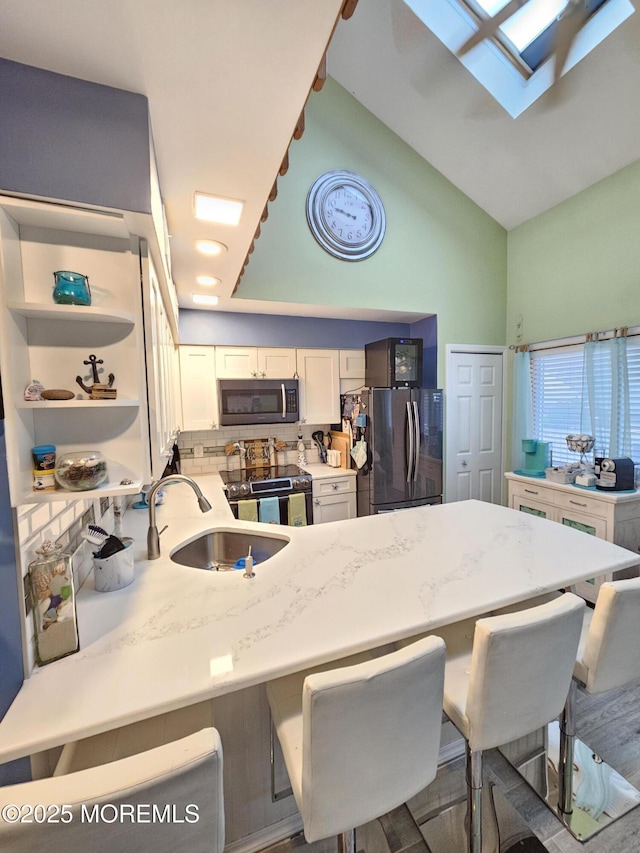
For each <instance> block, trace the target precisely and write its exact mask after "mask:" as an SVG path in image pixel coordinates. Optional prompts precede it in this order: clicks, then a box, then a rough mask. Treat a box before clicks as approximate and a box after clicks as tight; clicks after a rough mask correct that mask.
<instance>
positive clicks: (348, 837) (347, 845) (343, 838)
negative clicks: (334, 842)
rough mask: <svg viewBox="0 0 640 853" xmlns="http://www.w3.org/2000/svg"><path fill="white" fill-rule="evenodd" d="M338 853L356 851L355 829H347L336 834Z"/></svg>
mask: <svg viewBox="0 0 640 853" xmlns="http://www.w3.org/2000/svg"><path fill="white" fill-rule="evenodd" d="M338 853H356V831H355V829H348V830H347V831H346V832H341V833H340V835H339V836H338Z"/></svg>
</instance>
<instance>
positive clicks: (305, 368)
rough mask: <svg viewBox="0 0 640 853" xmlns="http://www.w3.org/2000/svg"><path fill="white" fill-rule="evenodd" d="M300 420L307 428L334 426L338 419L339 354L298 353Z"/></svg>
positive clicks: (312, 350) (311, 350)
mask: <svg viewBox="0 0 640 853" xmlns="http://www.w3.org/2000/svg"><path fill="white" fill-rule="evenodd" d="M297 361H298V375H299V376H300V417H301V419H302V420H303V421H304V422H305V423H308V424H333V423H338V422H339V421H340V419H341V415H340V353H339V350H322V349H299V350H298V351H297Z"/></svg>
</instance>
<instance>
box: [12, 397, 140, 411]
mask: <svg viewBox="0 0 640 853" xmlns="http://www.w3.org/2000/svg"><path fill="white" fill-rule="evenodd" d="M139 405H140V400H126V399H117V398H116V399H115V400H20V401H19V402H18V403H16V409H121V408H134V407H138V406H139Z"/></svg>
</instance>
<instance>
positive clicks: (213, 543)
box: [171, 530, 289, 572]
mask: <svg viewBox="0 0 640 853" xmlns="http://www.w3.org/2000/svg"><path fill="white" fill-rule="evenodd" d="M288 544H289V540H288V539H287V538H285V537H284V536H261V535H260V534H259V533H248V532H246V531H238V530H214V531H213V532H212V533H204V534H203V535H202V536H199V537H198V538H197V539H194V540H193V541H192V542H188V543H187V544H186V545H182V546H181V547H180V548H178V549H177V550H175V551H174V552H173V554H171V559H172V560H173V562H174V563H180V565H181V566H191V567H192V568H194V569H206V570H208V571H210V572H228V571H231V570H232V569H233V568H234V566H235V564H236V562H237V561H238V560H239V559H241V558H242V557H246V556H247V554H248V553H249V548H251V556H252V557H253V561H254V564H255V565H256V566H260V565H261V564H262V563H264V562H265V561H266V560H268V559H269V557H273V555H274V554H277V553H278V551H281V550H282V549H283V548H284V546H285V545H288Z"/></svg>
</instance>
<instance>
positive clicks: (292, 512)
mask: <svg viewBox="0 0 640 853" xmlns="http://www.w3.org/2000/svg"><path fill="white" fill-rule="evenodd" d="M306 523H307V499H306V496H305V495H303V494H302V493H300V492H298V494H297V495H289V524H290V526H291V527H305V526H306Z"/></svg>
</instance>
